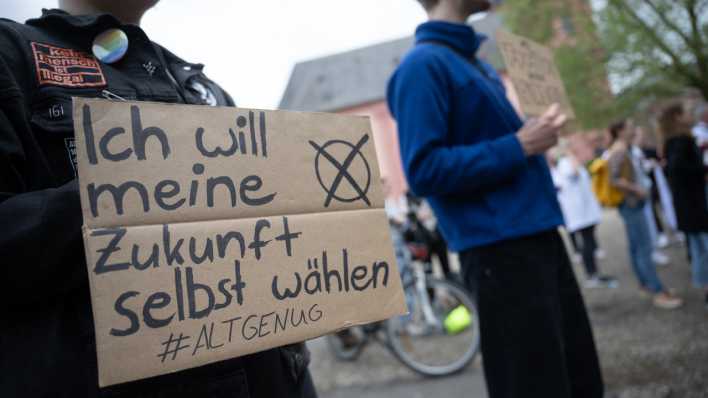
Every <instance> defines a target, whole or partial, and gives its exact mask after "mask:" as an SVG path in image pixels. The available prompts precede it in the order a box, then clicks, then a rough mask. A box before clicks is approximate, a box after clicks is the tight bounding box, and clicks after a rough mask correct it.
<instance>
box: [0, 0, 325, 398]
mask: <svg viewBox="0 0 708 398" xmlns="http://www.w3.org/2000/svg"><path fill="white" fill-rule="evenodd" d="M59 3H60V7H61V8H62V10H44V11H43V13H42V16H41V17H40V18H36V19H31V20H28V21H27V22H26V23H25V24H19V23H15V22H13V21H10V20H6V19H2V20H0V226H1V228H0V264H1V265H0V272H1V274H0V281H2V284H3V286H2V287H1V288H0V292H1V293H0V295H2V296H1V297H0V298H1V299H2V304H0V305H1V306H2V307H1V308H2V311H1V312H0V313H2V321H0V396H2V397H64V396H66V397H104V396H108V397H121V396H125V397H152V396H160V397H162V396H165V397H166V396H190V397H239V398H241V397H310V396H314V395H315V392H314V388H313V386H312V381H311V379H310V376H309V373H308V370H307V363H308V355H307V352H306V350H305V349H304V345H296V346H289V347H284V348H278V349H271V350H267V351H264V352H261V353H257V354H253V355H249V356H245V357H242V358H237V359H232V360H227V361H222V362H219V363H215V364H211V365H207V366H203V367H199V368H195V369H189V370H185V371H181V372H177V373H174V374H171V375H164V376H158V377H154V378H150V379H145V380H140V381H136V382H131V383H126V384H122V385H118V386H111V387H108V388H103V389H99V387H98V377H97V369H96V366H97V365H96V342H95V337H94V325H93V319H92V313H91V303H90V296H89V286H88V275H87V271H86V263H85V258H84V249H83V242H82V237H81V225H82V216H81V208H80V203H79V193H78V184H77V179H76V155H75V147H74V138H73V137H74V133H73V121H72V104H71V97H72V96H79V97H106V98H110V99H130V100H146V101H147V100H149V101H160V102H174V103H187V104H200V105H219V106H234V103H233V101H232V99H231V98H230V97H229V95H228V94H227V93H226V92H225V91H224V90H222V89H221V88H220V87H219V86H218V85H217V84H215V83H214V82H212V81H211V80H209V79H208V78H207V77H206V76H205V75H204V74H203V73H202V68H203V65H200V64H192V63H188V62H186V61H184V60H182V59H180V58H178V57H177V56H175V55H174V54H172V53H171V52H169V51H167V50H166V49H164V48H162V47H161V46H159V45H158V44H155V43H153V42H152V41H150V40H149V38H148V37H147V36H146V34H145V32H143V30H142V29H140V27H139V26H138V24H139V22H140V19H141V17H142V15H143V13H144V12H145V11H146V10H148V9H149V8H150V7H152V6H153V5H154V4H155V3H156V1H155V0H130V1H120V2H119V1H108V0H60V2H59ZM110 29H119V30H120V31H122V33H123V34H124V35H125V39H126V40H127V43H125V42H123V43H122V44H128V48H127V51H126V52H125V53H124V54H121V48H114V49H111V48H109V50H111V51H109V52H105V51H104V52H101V51H95V50H92V49H93V44H94V40H95V39H96V38H97V37H98V35H100V34H101V33H103V32H106V31H108V30H110ZM112 50H116V51H112ZM116 58H117V59H116Z"/></svg>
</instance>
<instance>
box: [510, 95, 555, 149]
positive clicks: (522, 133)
mask: <svg viewBox="0 0 708 398" xmlns="http://www.w3.org/2000/svg"><path fill="white" fill-rule="evenodd" d="M566 120H567V117H566V115H565V114H562V113H561V112H560V106H559V105H558V104H553V105H551V106H550V107H549V108H548V109H547V110H546V112H544V113H543V115H541V117H539V118H531V119H529V120H528V121H527V122H526V123H525V124H524V126H523V127H522V128H521V130H519V132H518V133H516V136H517V138H518V139H519V143H521V148H522V149H523V150H524V153H525V154H526V156H533V155H539V154H542V153H544V152H546V151H547V150H549V149H550V148H552V147H553V146H554V145H556V143H557V142H558V134H559V132H560V130H561V129H562V128H563V125H564V124H565V122H566Z"/></svg>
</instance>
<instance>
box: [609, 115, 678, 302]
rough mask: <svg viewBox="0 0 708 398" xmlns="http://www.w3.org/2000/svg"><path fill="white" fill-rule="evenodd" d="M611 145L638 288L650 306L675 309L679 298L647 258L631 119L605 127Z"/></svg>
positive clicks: (648, 237)
mask: <svg viewBox="0 0 708 398" xmlns="http://www.w3.org/2000/svg"><path fill="white" fill-rule="evenodd" d="M609 133H610V137H611V139H612V145H611V146H610V149H609V150H608V155H609V159H608V163H609V168H610V182H611V184H612V185H613V186H614V187H615V188H617V189H618V190H620V191H622V192H623V193H624V199H623V201H622V203H621V204H620V205H619V207H618V210H619V213H620V216H621V217H622V220H623V221H624V226H625V230H626V232H627V241H628V243H629V258H630V261H631V263H632V269H633V271H634V273H635V275H636V277H637V280H638V281H639V285H640V291H641V292H644V293H646V294H648V295H650V296H651V297H652V302H653V304H654V306H656V307H658V308H664V309H675V308H678V307H680V306H681V305H682V304H683V300H681V299H680V298H679V297H676V296H675V295H673V294H672V293H671V292H670V291H669V289H667V288H665V287H664V285H663V284H662V283H661V281H660V280H659V276H658V275H657V273H656V266H655V265H654V262H653V261H652V259H651V253H652V246H653V245H652V240H651V235H650V232H649V226H648V224H647V217H646V215H645V212H644V206H645V204H646V198H647V195H648V191H647V188H646V186H645V185H643V184H642V183H641V182H640V178H641V174H640V173H641V171H640V170H638V168H637V167H635V162H634V161H633V160H632V155H631V147H632V142H633V141H634V135H635V128H634V125H633V124H632V122H631V121H625V120H623V121H619V122H616V123H614V124H612V125H611V126H610V128H609Z"/></svg>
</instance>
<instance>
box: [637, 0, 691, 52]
mask: <svg viewBox="0 0 708 398" xmlns="http://www.w3.org/2000/svg"><path fill="white" fill-rule="evenodd" d="M642 1H643V2H644V4H646V5H648V6H649V7H650V8H651V9H652V11H654V14H656V16H657V17H659V19H661V22H662V23H663V24H664V25H666V27H668V28H669V29H670V30H672V31H673V32H675V33H676V34H678V35H679V36H681V38H682V39H683V41H684V42H686V45H687V46H689V47H692V45H691V44H692V43H691V38H690V37H689V36H688V35H687V34H686V32H684V31H683V30H682V29H681V28H680V27H679V26H678V25H676V24H675V23H673V22H672V21H671V20H670V19H669V18H667V17H666V14H664V13H662V12H661V10H660V9H659V7H658V6H657V5H656V4H654V3H653V2H652V1H651V0H642Z"/></svg>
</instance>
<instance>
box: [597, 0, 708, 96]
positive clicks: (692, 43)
mask: <svg viewBox="0 0 708 398" xmlns="http://www.w3.org/2000/svg"><path fill="white" fill-rule="evenodd" d="M603 2H604V4H601V5H600V7H599V11H598V13H597V14H598V25H599V27H600V35H601V37H602V44H603V46H604V47H605V49H606V50H607V51H608V53H609V54H612V55H611V57H610V58H609V62H608V68H609V71H610V73H611V75H612V76H613V77H614V79H613V80H614V81H615V83H616V84H617V85H618V87H619V89H620V90H621V91H622V94H623V95H622V96H623V97H625V98H626V99H628V100H630V101H631V100H635V99H637V98H642V97H646V96H647V95H651V96H658V97H661V96H666V95H670V94H673V93H676V92H679V91H681V90H682V89H684V88H685V87H692V88H695V89H696V90H698V91H699V92H700V93H701V94H702V96H703V98H704V99H706V100H708V0H604V1H603Z"/></svg>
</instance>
